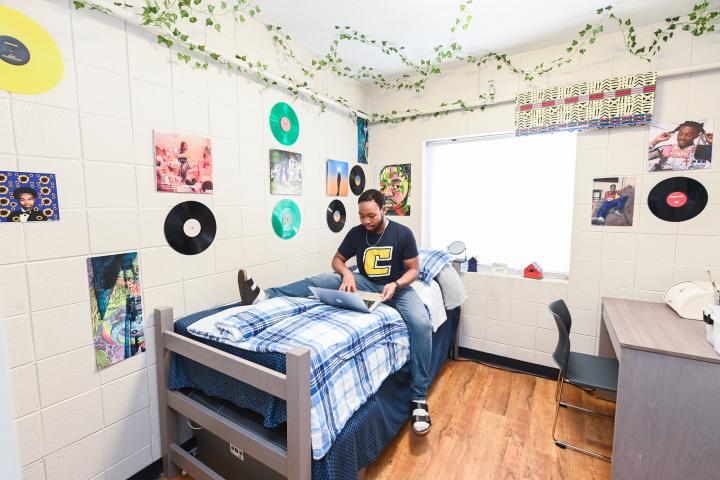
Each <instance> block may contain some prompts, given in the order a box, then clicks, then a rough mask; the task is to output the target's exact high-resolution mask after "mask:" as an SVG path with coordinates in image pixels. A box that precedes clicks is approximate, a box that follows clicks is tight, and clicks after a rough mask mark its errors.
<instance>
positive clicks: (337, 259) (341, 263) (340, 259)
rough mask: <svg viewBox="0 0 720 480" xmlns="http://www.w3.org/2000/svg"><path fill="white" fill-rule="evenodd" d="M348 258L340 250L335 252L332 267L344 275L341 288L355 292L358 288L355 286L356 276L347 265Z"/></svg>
mask: <svg viewBox="0 0 720 480" xmlns="http://www.w3.org/2000/svg"><path fill="white" fill-rule="evenodd" d="M345 262H347V258H345V257H344V256H343V255H342V254H341V253H340V252H339V251H338V252H335V256H334V257H333V259H332V269H333V270H335V272H337V273H338V274H340V276H341V277H342V279H343V281H342V284H341V285H340V290H341V291H343V292H354V291H355V290H357V287H356V286H355V276H354V275H353V273H352V272H351V271H350V269H349V268H347V265H345Z"/></svg>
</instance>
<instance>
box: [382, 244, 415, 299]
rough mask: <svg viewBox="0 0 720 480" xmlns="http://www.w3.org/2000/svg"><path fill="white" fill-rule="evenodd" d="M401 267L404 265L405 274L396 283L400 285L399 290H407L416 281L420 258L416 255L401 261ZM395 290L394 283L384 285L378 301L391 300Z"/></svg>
mask: <svg viewBox="0 0 720 480" xmlns="http://www.w3.org/2000/svg"><path fill="white" fill-rule="evenodd" d="M403 265H405V273H403V275H402V277H400V278H398V279H397V280H396V281H397V283H398V284H399V285H400V288H407V287H409V286H410V285H411V284H412V283H413V282H414V281H415V280H417V278H418V275H420V256H419V255H418V256H416V257H413V258H408V259H406V260H403ZM397 288H398V287H397V285H396V284H395V282H392V283H388V284H387V285H385V287H383V291H382V297H381V298H380V301H381V302H383V301H385V300H388V299H390V298H392V297H393V295H395V292H396V291H397Z"/></svg>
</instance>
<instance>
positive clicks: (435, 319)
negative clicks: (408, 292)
mask: <svg viewBox="0 0 720 480" xmlns="http://www.w3.org/2000/svg"><path fill="white" fill-rule="evenodd" d="M410 287H412V289H413V290H415V293H417V294H418V297H420V300H422V302H423V303H424V304H425V310H427V312H428V315H429V316H430V323H432V326H433V332H437V329H438V328H440V325H442V324H443V323H445V320H447V312H446V311H445V305H444V304H443V297H442V292H441V290H440V285H438V283H437V282H430V285H429V286H428V285H425V284H424V283H422V282H413V283H412V285H410Z"/></svg>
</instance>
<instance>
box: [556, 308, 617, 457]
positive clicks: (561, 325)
mask: <svg viewBox="0 0 720 480" xmlns="http://www.w3.org/2000/svg"><path fill="white" fill-rule="evenodd" d="M548 308H549V309H550V312H551V313H552V314H553V317H554V318H555V323H556V324H557V329H558V343H557V347H555V352H554V353H553V360H555V363H557V364H558V367H559V368H560V373H559V375H558V384H557V389H556V390H555V400H556V401H557V406H556V407H555V421H554V422H553V431H552V436H553V440H554V441H555V445H557V446H558V447H560V448H569V449H571V450H576V451H578V452H581V453H584V454H586V455H590V456H592V457H595V458H599V459H601V460H605V461H607V462H609V461H610V457H608V456H606V455H603V454H601V453H598V452H594V451H592V450H587V449H585V448H581V447H578V446H576V445H571V444H569V443H567V442H565V441H563V440H558V439H557V438H556V437H555V430H556V428H557V421H558V415H559V413H560V407H567V408H572V409H574V410H579V411H581V412H587V413H593V414H595V415H602V416H604V417H610V418H613V417H612V416H611V415H607V414H605V413H602V412H597V411H595V410H589V409H587V408H583V407H579V406H577V405H571V404H569V403H565V402H563V401H562V391H563V385H565V384H566V383H569V384H571V385H575V386H578V387H581V388H590V389H601V390H609V391H612V392H617V383H618V362H617V360H615V359H613V358H605V357H596V356H594V355H586V354H584V353H577V352H571V351H570V326H571V325H572V318H571V317H570V311H568V308H567V305H565V302H564V301H562V300H556V301H554V302H552V303H551V304H550V305H549V306H548Z"/></svg>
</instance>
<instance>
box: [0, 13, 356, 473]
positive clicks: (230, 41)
mask: <svg viewBox="0 0 720 480" xmlns="http://www.w3.org/2000/svg"><path fill="white" fill-rule="evenodd" d="M70 3H71V2H69V1H66V0H2V1H0V4H2V5H4V6H7V7H11V8H16V9H18V10H20V11H22V12H24V13H26V14H27V15H29V16H31V17H32V18H34V19H35V20H36V21H38V22H39V23H40V24H41V25H43V26H44V27H45V28H46V29H47V30H48V31H50V32H51V34H52V35H53V37H54V38H55V40H56V41H57V43H58V44H59V46H60V48H61V50H62V53H63V55H64V57H65V67H66V71H65V76H64V78H63V81H62V83H61V84H60V85H58V86H57V87H56V88H55V89H53V90H52V91H50V92H48V93H46V94H43V95H38V96H22V95H8V94H7V93H5V92H2V93H0V169H10V170H16V169H20V170H29V171H41V172H55V173H56V174H57V179H58V184H59V198H60V205H61V221H60V222H52V223H46V224H42V225H19V224H3V225H0V245H2V256H0V312H2V315H1V316H2V317H4V320H3V328H4V329H5V331H4V333H5V337H6V338H7V339H8V340H7V345H6V347H7V350H8V351H9V353H8V357H9V365H10V367H11V370H10V378H11V387H12V397H13V404H14V408H13V412H12V413H13V418H14V419H15V427H16V429H17V433H18V444H19V450H20V456H21V463H22V466H23V478H24V479H26V480H45V479H47V480H63V479H67V480H89V479H92V480H99V479H107V480H124V479H125V478H127V477H128V476H130V475H132V474H133V473H135V472H136V471H138V470H140V469H141V468H143V467H145V466H146V465H148V464H150V463H151V462H152V461H154V460H155V459H156V458H158V457H159V455H160V450H159V423H158V409H157V402H158V396H157V384H156V380H155V376H156V366H155V364H156V362H155V352H154V340H155V339H154V335H153V325H154V319H153V315H152V311H153V308H154V307H156V306H160V305H171V306H173V307H174V308H175V314H176V316H182V315H185V314H189V313H192V312H196V311H198V310H201V309H205V308H208V307H211V306H216V305H220V304H224V303H228V302H232V301H236V300H237V299H238V293H237V287H236V285H237V284H236V272H237V269H238V268H239V267H241V266H246V267H249V268H250V269H251V271H252V273H253V274H254V276H255V278H256V280H257V281H258V282H259V284H260V285H261V286H262V285H271V284H280V283H285V282H287V281H291V280H296V279H299V278H301V277H303V276H305V275H307V274H312V273H318V272H320V271H326V270H329V268H330V267H329V262H330V258H331V256H332V254H333V253H334V251H335V249H336V247H337V245H338V244H339V242H340V240H341V239H342V236H343V235H344V232H340V233H338V234H334V233H332V232H330V230H329V229H328V228H327V226H326V225H325V207H326V205H327V203H328V202H329V201H330V199H329V198H327V197H325V193H324V180H325V161H326V159H328V158H332V159H337V160H344V161H349V162H354V161H355V156H356V138H357V137H356V129H355V125H354V123H353V122H352V121H351V120H350V119H349V118H348V116H347V114H345V113H339V112H332V111H329V112H327V113H325V114H322V115H321V114H320V113H319V111H318V110H317V109H316V108H315V107H314V106H312V105H309V104H306V103H302V102H295V103H294V104H293V105H294V108H295V110H296V112H297V113H298V116H299V117H300V123H301V134H300V138H299V140H298V142H297V143H296V144H295V145H293V146H291V147H286V149H288V150H292V151H296V152H301V153H302V154H303V162H304V168H303V177H304V182H303V192H304V194H303V195H302V196H300V197H293V198H294V199H295V200H297V201H298V203H299V204H300V206H301V209H302V213H303V219H302V227H301V231H300V234H299V235H297V236H296V237H295V238H293V239H292V240H289V241H283V240H280V239H278V238H277V237H276V236H275V235H274V234H273V233H272V230H271V225H270V212H271V211H272V208H273V207H274V205H275V203H276V202H277V201H279V200H280V198H281V197H278V196H271V195H270V194H269V180H268V170H269V167H268V149H269V148H283V146H282V145H280V144H278V143H277V142H276V141H275V140H274V138H273V137H272V135H271V133H270V130H269V127H268V115H269V111H270V108H271V107H272V105H273V104H274V103H276V102H277V101H280V100H284V101H290V100H289V99H288V98H287V97H286V96H284V95H283V94H281V93H278V92H277V91H267V92H266V91H264V89H263V88H262V87H261V86H259V85H258V84H257V83H255V82H254V81H252V80H248V79H246V78H244V77H239V76H235V75H230V74H227V73H226V72H224V71H223V70H221V69H217V68H212V67H211V68H210V69H209V70H208V71H203V70H194V69H192V68H189V67H188V66H186V65H185V64H183V63H178V62H177V61H176V60H175V59H174V58H173V56H172V55H171V52H170V51H169V50H168V49H166V48H164V47H158V46H157V45H156V44H155V42H154V40H153V37H152V36H150V35H148V34H146V33H144V32H142V31H141V30H140V29H139V28H137V27H134V26H131V25H126V24H124V23H123V22H120V21H118V20H116V19H114V18H111V17H107V16H104V15H102V14H99V13H97V12H87V11H81V12H77V11H75V10H74V9H72V8H71V7H70ZM194 34H195V35H205V32H204V31H203V30H199V31H196V32H194ZM207 41H208V43H210V44H212V45H214V46H217V47H218V48H221V49H225V50H228V51H232V52H234V51H235V48H236V47H237V51H241V52H247V53H250V54H252V55H254V56H255V57H257V58H262V59H263V60H264V61H265V60H266V59H270V61H269V63H272V62H273V60H274V50H273V49H272V45H271V44H270V43H269V42H268V40H267V35H266V33H264V29H263V28H262V27H261V26H259V25H257V24H253V23H252V22H248V23H246V24H244V26H243V27H242V29H238V30H237V32H236V31H235V29H234V26H233V25H225V26H224V28H223V34H222V35H220V34H217V33H215V32H214V31H212V30H211V31H209V32H208V33H207ZM299 51H300V50H299ZM300 53H301V54H302V52H300ZM281 63H282V61H281V59H280V60H275V64H273V65H271V66H272V67H273V68H276V67H275V66H274V65H277V64H281ZM274 71H278V70H277V69H276V70H274ZM283 71H286V69H285V70H283ZM318 82H320V83H321V84H322V85H324V86H326V87H327V88H329V89H332V90H333V91H334V92H337V94H339V95H343V96H344V97H345V98H348V99H351V100H352V101H354V102H358V101H362V99H363V96H364V92H363V90H362V88H358V86H357V85H353V84H347V83H345V84H337V83H336V82H337V81H336V79H335V78H332V77H327V78H326V77H325V76H323V75H320V76H319V78H318ZM153 128H158V129H165V130H178V131H182V132H188V133H194V134H201V135H209V136H211V137H212V139H213V157H214V181H215V191H214V194H213V195H211V196H210V195H187V194H171V193H157V192H155V191H154V190H155V185H154V181H155V180H154V179H155V176H154V172H153V160H154V150H153V145H152V130H153ZM191 199H192V200H196V201H200V202H203V203H205V204H207V205H208V206H211V207H212V209H213V211H214V213H215V216H216V219H217V222H218V232H217V237H216V239H215V242H214V243H213V245H212V246H211V247H210V248H209V249H208V250H206V251H205V252H203V253H202V254H200V255H197V256H182V255H180V254H178V253H176V252H175V251H173V250H172V249H170V248H169V247H168V246H167V244H166V242H165V238H164V235H163V222H164V219H165V216H166V214H167V212H168V211H169V210H170V208H171V207H172V206H174V205H175V204H176V203H179V202H181V201H185V200H191ZM344 201H345V204H346V207H347V210H348V215H349V216H350V218H354V217H355V216H356V212H357V207H356V205H355V198H354V197H352V196H351V197H347V198H346V199H344ZM125 251H139V254H140V262H141V282H142V287H143V308H144V310H145V326H146V339H147V345H148V347H149V348H148V352H147V353H145V354H141V355H138V356H135V357H133V358H132V359H129V360H126V361H124V362H121V363H119V364H117V365H115V366H112V367H109V368H107V369H104V370H102V371H100V372H98V371H97V369H96V367H95V365H94V352H93V347H92V335H91V320H90V306H89V301H88V299H89V296H88V285H87V275H86V271H85V268H86V267H85V261H86V258H87V257H89V256H93V255H103V254H109V253H117V252H125Z"/></svg>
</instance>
